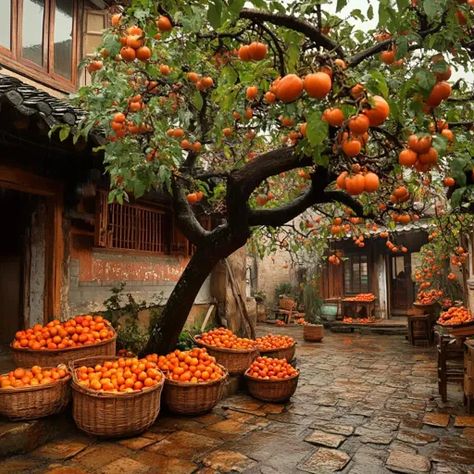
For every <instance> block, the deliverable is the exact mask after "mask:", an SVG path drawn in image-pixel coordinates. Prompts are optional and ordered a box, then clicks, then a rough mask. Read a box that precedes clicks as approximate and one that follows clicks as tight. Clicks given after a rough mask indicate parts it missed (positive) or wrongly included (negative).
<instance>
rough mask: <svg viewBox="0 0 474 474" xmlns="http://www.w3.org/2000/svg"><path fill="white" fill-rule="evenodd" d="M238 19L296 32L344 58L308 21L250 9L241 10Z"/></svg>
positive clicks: (331, 42)
mask: <svg viewBox="0 0 474 474" xmlns="http://www.w3.org/2000/svg"><path fill="white" fill-rule="evenodd" d="M240 18H245V19H248V20H252V21H254V22H262V21H266V22H268V23H272V24H273V25H277V26H284V27H286V28H289V29H290V30H294V31H298V32H299V33H302V34H304V35H305V36H306V37H308V38H309V39H311V41H313V42H314V43H316V44H317V45H318V46H321V47H322V48H324V49H327V50H330V51H336V52H337V53H338V55H339V56H340V57H341V58H343V57H344V51H343V50H342V48H341V46H340V45H339V44H337V43H335V42H334V41H332V40H331V39H330V38H328V37H327V36H325V35H323V34H322V33H321V31H319V29H318V28H316V27H315V26H313V25H312V24H311V23H310V22H309V21H306V20H302V19H299V18H296V17H294V16H289V15H283V14H278V13H269V12H264V11H259V10H253V9H250V8H243V9H242V10H241V12H240Z"/></svg>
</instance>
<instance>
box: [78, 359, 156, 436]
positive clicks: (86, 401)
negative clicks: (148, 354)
mask: <svg viewBox="0 0 474 474" xmlns="http://www.w3.org/2000/svg"><path fill="white" fill-rule="evenodd" d="M69 367H70V369H71V372H72V384H71V386H72V414H73V417H74V421H75V422H76V424H77V426H78V427H79V428H80V429H81V430H83V431H85V432H86V433H88V434H90V435H93V436H106V437H123V436H132V435H136V434H138V433H141V432H143V431H145V430H146V429H147V428H149V427H150V426H151V425H152V424H153V423H154V422H155V420H156V418H157V417H158V414H159V412H160V403H161V392H162V389H163V384H164V381H165V377H164V375H163V373H162V372H161V370H159V368H158V366H157V364H156V362H153V361H151V360H147V359H138V358H136V357H111V356H93V357H87V358H83V359H78V360H75V361H73V362H70V364H69Z"/></svg>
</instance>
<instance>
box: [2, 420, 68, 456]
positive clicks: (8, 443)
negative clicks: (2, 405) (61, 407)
mask: <svg viewBox="0 0 474 474" xmlns="http://www.w3.org/2000/svg"><path fill="white" fill-rule="evenodd" d="M73 426H74V421H73V419H72V417H71V415H70V414H69V413H68V412H66V413H64V414H61V415H55V416H48V417H46V418H41V419H39V420H32V421H9V420H7V419H6V418H0V459H1V458H4V457H7V456H12V455H13V454H20V453H28V452H30V451H33V450H34V449H36V448H37V447H39V446H41V445H43V444H45V443H47V442H48V441H51V440H52V439H54V438H57V437H60V436H62V435H66V434H67V433H68V432H70V430H71V429H74V428H73Z"/></svg>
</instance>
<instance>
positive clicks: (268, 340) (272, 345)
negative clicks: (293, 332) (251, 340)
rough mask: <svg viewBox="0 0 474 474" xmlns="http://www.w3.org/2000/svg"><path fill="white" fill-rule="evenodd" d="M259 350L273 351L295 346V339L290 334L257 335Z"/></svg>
mask: <svg viewBox="0 0 474 474" xmlns="http://www.w3.org/2000/svg"><path fill="white" fill-rule="evenodd" d="M255 342H256V343H257V347H258V350H260V351H271V350H274V349H287V348H288V347H291V346H293V344H294V343H295V340H294V339H293V338H292V337H290V336H275V335H273V334H267V335H266V336H262V337H257V339H256V340H255Z"/></svg>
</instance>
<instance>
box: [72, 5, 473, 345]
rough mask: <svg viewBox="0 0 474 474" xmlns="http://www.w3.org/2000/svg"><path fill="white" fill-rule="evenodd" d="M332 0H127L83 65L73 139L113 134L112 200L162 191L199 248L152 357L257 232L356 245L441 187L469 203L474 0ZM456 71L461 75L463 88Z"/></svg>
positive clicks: (413, 212) (410, 213) (415, 211)
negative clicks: (354, 5)
mask: <svg viewBox="0 0 474 474" xmlns="http://www.w3.org/2000/svg"><path fill="white" fill-rule="evenodd" d="M331 3H333V2H332V1H328V2H321V1H320V0H309V1H306V2H298V1H296V0H295V1H290V2H281V3H279V2H275V1H271V2H270V1H267V0H254V1H250V2H246V5H249V8H241V6H242V2H239V1H235V0H212V1H204V0H194V1H192V2H181V1H179V2H177V1H174V0H168V1H162V2H159V4H157V2H155V1H154V0H153V1H152V0H132V1H131V2H130V4H129V7H128V8H126V9H125V10H124V11H123V12H121V13H115V14H114V15H113V16H112V26H111V28H110V29H109V30H107V31H106V32H105V34H104V37H103V44H102V46H101V48H100V49H99V50H98V52H97V55H96V57H94V58H91V59H89V60H87V61H86V66H87V69H88V71H89V72H90V73H91V75H92V83H91V84H90V85H89V86H87V87H84V88H82V89H80V90H79V92H78V94H77V95H76V98H75V102H76V103H77V104H78V105H79V106H81V107H82V108H84V109H85V110H86V111H87V112H88V114H87V115H86V117H85V118H84V121H83V122H82V123H81V125H80V127H79V129H78V130H77V131H76V133H77V134H82V135H86V134H87V133H88V132H89V131H90V130H92V129H94V130H104V131H105V143H104V144H103V146H102V147H101V148H102V149H103V152H104V163H105V166H106V170H107V172H108V175H109V177H110V187H111V190H110V199H111V200H117V201H118V202H123V201H124V200H127V199H132V198H133V199H137V198H139V197H141V196H143V195H144V194H145V193H147V192H148V191H151V190H158V191H160V192H162V193H164V194H167V195H168V196H169V198H170V201H171V202H172V204H173V208H174V212H175V215H176V221H177V225H178V226H179V228H180V230H181V231H182V233H183V234H184V235H185V236H186V237H187V238H188V239H189V240H190V241H191V242H192V243H193V244H194V245H195V248H196V250H195V252H194V254H193V256H192V258H191V260H190V262H189V264H188V266H187V268H186V269H185V271H184V273H183V275H182V277H181V278H180V280H179V281H178V284H177V285H176V287H175V289H174V291H173V292H172V294H171V296H170V298H169V300H168V302H167V304H166V306H165V308H164V310H163V314H162V318H161V320H160V321H159V322H158V324H157V325H156V327H155V328H154V333H153V337H152V338H151V340H150V343H149V345H148V348H147V349H148V350H155V351H156V350H159V351H165V350H168V349H170V348H172V347H173V345H174V343H175V342H176V340H177V337H178V335H179V332H180V330H181V328H182V326H183V324H184V322H185V321H186V318H187V315H188V313H189V310H190V308H191V306H192V304H193V301H194V298H195V296H196V294H197V292H198V291H199V289H200V287H201V285H202V283H203V281H204V280H205V278H206V277H207V276H208V274H209V273H210V271H211V270H212V268H213V267H214V266H215V264H216V263H217V262H218V261H219V260H220V259H222V258H225V257H227V256H228V255H230V254H231V253H232V252H234V251H235V250H236V249H238V248H239V247H241V246H242V245H244V244H245V243H246V242H247V241H248V239H250V238H252V237H255V236H257V239H254V242H256V243H257V246H258V243H259V242H260V243H261V242H263V240H262V239H261V237H262V236H263V235H264V234H265V236H267V237H269V238H270V239H271V241H272V243H271V245H266V250H268V249H270V250H271V249H274V248H276V245H277V244H278V242H280V243H281V244H282V245H283V243H282V242H283V241H282V239H280V238H279V237H278V231H277V230H276V228H278V227H279V226H282V225H284V224H287V223H288V221H292V220H293V219H295V218H298V222H299V224H297V225H299V226H301V228H302V232H295V240H294V242H291V243H288V240H287V239H285V242H286V243H285V245H284V248H288V249H290V250H292V251H294V252H296V251H297V249H298V248H299V247H301V248H305V249H307V250H308V249H310V248H311V245H313V244H314V245H315V246H316V247H318V248H319V249H320V250H321V249H322V248H323V245H325V242H326V240H327V236H328V235H329V234H334V235H340V236H343V235H347V234H348V233H352V234H353V235H354V241H355V244H356V245H358V246H362V245H363V236H364V232H366V231H367V229H368V228H370V229H373V228H374V226H375V222H376V223H377V224H378V225H380V224H383V225H386V226H387V227H388V228H389V229H394V228H395V226H396V225H404V224H407V223H409V222H412V221H413V220H417V219H419V218H420V217H422V215H421V212H422V211H423V210H424V209H427V208H429V207H430V206H431V203H432V202H434V200H435V199H436V198H437V199H439V197H440V196H441V195H443V194H444V195H446V188H450V189H451V190H450V191H449V197H450V198H451V202H452V206H453V208H456V209H458V208H460V207H462V206H464V205H465V204H466V202H468V201H469V200H470V198H471V193H472V189H471V188H472V180H470V179H469V176H470V170H471V168H472V164H471V161H472V153H473V150H472V145H471V142H472V127H469V126H459V124H461V123H463V124H464V123H468V122H472V121H473V119H474V116H473V115H474V114H473V111H472V107H470V106H469V103H468V106H467V107H466V102H464V101H463V102H461V101H460V100H457V99H461V98H466V97H467V98H469V97H471V96H472V90H473V87H472V71H471V70H470V69H469V68H470V67H471V61H470V54H471V53H472V51H471V50H470V49H469V48H467V47H464V46H463V44H465V45H470V44H471V42H470V41H468V40H466V38H469V37H472V24H473V20H474V15H473V11H472V8H471V5H470V4H469V3H462V2H459V1H455V0H447V1H446V2H444V3H443V7H442V8H441V7H440V4H439V2H436V1H435V0H425V1H424V2H423V5H419V4H418V2H417V1H416V0H412V1H411V2H409V0H399V1H397V6H393V5H392V4H391V3H390V2H383V3H381V4H380V5H378V8H374V7H373V6H369V8H368V10H367V12H366V13H365V14H364V13H362V12H361V11H360V10H358V9H355V10H352V11H351V8H350V7H351V1H350V0H347V1H344V0H339V1H338V2H337V6H336V10H337V12H336V14H331V13H329V12H330V11H334V7H333V6H332V5H331ZM341 9H344V11H342V12H341V11H340V10H341ZM374 10H377V11H378V15H379V18H378V23H377V20H376V19H375V18H374ZM354 19H358V21H359V22H360V23H359V24H358V23H357V22H355V23H354ZM367 25H373V26H367ZM461 71H463V72H461ZM453 73H456V74H458V76H461V77H463V78H467V79H464V80H459V81H457V82H456V88H455V89H452V87H451V85H450V83H449V81H450V80H451V75H452V74H453ZM469 78H471V79H469ZM470 82H471V84H470ZM449 124H453V126H452V127H451V126H450V125H449ZM454 124H456V125H454ZM452 129H455V132H454V131H453V130H452ZM443 178H450V179H449V180H447V181H446V180H445V183H449V184H447V185H446V186H444V185H443V182H442V179H443ZM203 214H208V215H212V216H214V217H215V219H214V221H215V222H216V224H215V225H214V226H213V227H212V228H211V229H205V228H204V227H203V226H202V225H201V223H200V216H201V215H203ZM361 218H365V221H363V220H362V219H361ZM293 225H296V224H293ZM303 230H304V232H303ZM287 231H288V228H285V232H287ZM385 233H387V236H388V235H389V234H388V232H387V231H384V235H385ZM303 235H306V236H307V237H303ZM387 238H389V237H387ZM389 243H390V241H389ZM390 245H391V247H390V249H391V251H393V252H397V251H401V250H400V249H402V247H399V246H396V245H393V244H392V243H390ZM260 250H262V246H260ZM338 259H339V258H338ZM333 260H334V258H333Z"/></svg>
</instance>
